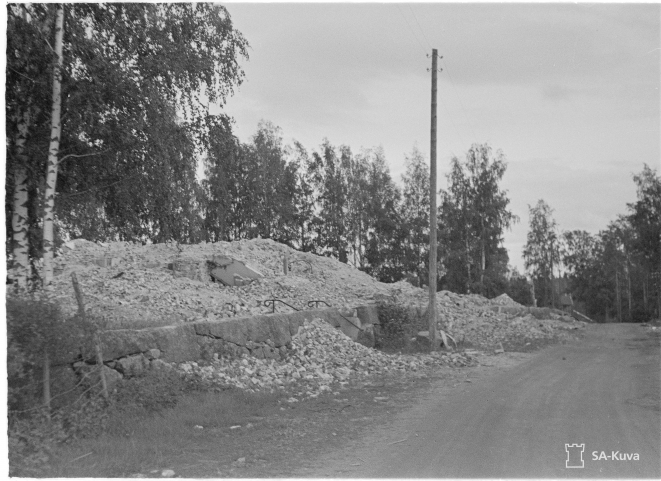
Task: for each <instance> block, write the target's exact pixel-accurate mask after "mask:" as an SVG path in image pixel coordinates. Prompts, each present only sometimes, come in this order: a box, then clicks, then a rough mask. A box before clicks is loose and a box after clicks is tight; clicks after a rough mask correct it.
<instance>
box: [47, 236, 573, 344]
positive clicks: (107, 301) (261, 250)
mask: <svg viewBox="0 0 661 481" xmlns="http://www.w3.org/2000/svg"><path fill="white" fill-rule="evenodd" d="M218 258H223V259H236V260H237V261H241V263H242V264H244V265H245V266H250V268H251V269H253V270H254V272H257V273H258V274H259V275H257V276H256V278H255V279H243V278H242V279H240V282H237V283H236V285H227V283H224V282H221V281H219V280H218V279H216V278H214V276H213V275H210V272H211V273H213V267H214V266H215V265H217V264H215V263H214V262H215V260H216V259H218ZM284 259H287V260H288V263H287V265H288V269H287V273H286V274H285V272H284V268H283V260H284ZM205 266H210V268H209V269H210V270H207V268H206V267H205ZM191 267H192V268H191ZM71 272H76V273H77V277H78V279H79V283H80V284H81V286H82V288H83V292H84V296H85V302H86V305H87V309H88V311H89V312H92V313H94V314H95V315H96V316H97V317H102V318H104V319H106V321H107V323H106V327H107V328H110V329H118V328H142V327H149V326H162V325H172V324H180V323H185V322H191V321H201V320H214V319H221V318H227V317H235V316H239V317H249V316H252V315H261V314H267V313H270V312H272V310H273V309H274V306H273V303H271V302H270V301H269V300H270V299H280V300H282V301H284V302H285V303H286V304H289V305H291V306H293V307H294V308H296V309H301V310H304V309H308V308H309V307H310V306H309V304H308V303H309V302H310V301H323V303H325V304H327V305H330V306H333V307H338V308H350V309H352V308H355V307H357V306H360V305H365V304H370V303H374V302H376V301H379V300H389V301H391V302H396V303H398V304H400V305H408V306H410V307H411V308H415V309H419V310H420V311H421V312H422V311H424V310H425V309H426V306H427V300H428V293H427V291H426V290H425V289H420V288H417V287H414V286H412V285H411V284H409V283H407V282H404V281H400V282H397V283H394V284H384V283H381V282H378V281H377V280H375V279H373V278H372V277H370V276H369V275H367V274H365V273H364V272H362V271H360V270H358V269H356V268H354V267H351V266H349V265H347V264H343V263H341V262H338V261H337V260H334V259H331V258H328V257H323V256H317V255H314V254H311V253H304V252H298V251H296V250H294V249H292V248H290V247H288V246H286V245H283V244H279V243H277V242H274V241H272V240H270V239H254V240H241V241H235V242H217V243H201V244H196V245H178V244H174V243H166V244H153V245H151V244H150V245H142V244H139V243H129V242H111V243H108V244H99V243H93V242H89V241H86V240H83V239H77V240H74V241H70V242H68V243H66V244H65V245H64V246H63V247H62V249H61V252H60V255H59V256H58V257H57V258H56V262H55V273H56V277H55V279H54V285H55V289H54V290H55V292H57V295H58V296H59V297H60V300H61V303H62V305H63V308H64V310H65V311H68V312H69V313H73V312H75V311H76V310H77V304H76V300H75V296H74V292H73V287H72V283H71V277H70V273H71ZM230 284H231V283H230ZM437 304H438V307H437V312H438V313H439V327H441V328H442V329H443V330H444V331H445V332H447V333H448V334H450V336H451V337H452V339H454V341H455V342H456V343H458V344H459V345H461V344H462V343H463V345H464V346H474V347H478V348H489V349H491V348H494V347H497V346H499V344H500V343H502V341H503V340H505V339H507V338H509V337H512V336H515V337H523V338H531V339H540V338H552V337H562V336H564V335H565V334H566V333H567V331H571V330H575V329H580V328H582V327H584V323H583V322H580V321H575V320H574V319H573V318H571V317H569V316H563V315H560V314H558V313H551V312H549V313H548V315H546V317H545V318H543V319H540V318H539V316H536V317H535V316H533V315H531V314H530V312H529V311H528V310H527V308H524V307H523V306H519V305H518V304H517V303H516V302H514V301H513V300H511V299H510V298H509V297H507V298H506V297H503V296H501V297H499V298H497V299H495V300H489V299H486V298H484V297H482V296H479V295H475V294H472V295H459V294H454V293H451V292H447V291H441V292H439V293H438V297H437ZM504 306H506V307H507V309H509V310H508V311H503V312H501V310H502V309H505V307H504ZM319 307H323V304H321V305H320V306H319ZM516 307H519V308H520V309H519V310H517V309H513V308H516ZM276 308H277V310H278V312H283V311H290V310H291V309H290V308H289V307H287V306H286V305H285V304H282V303H277V306H276ZM501 308H502V309H501Z"/></svg>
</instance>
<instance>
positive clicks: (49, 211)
mask: <svg viewBox="0 0 661 481" xmlns="http://www.w3.org/2000/svg"><path fill="white" fill-rule="evenodd" d="M63 35H64V6H63V5H62V4H60V5H59V6H58V7H57V11H56V15H55V46H54V51H53V53H54V56H55V62H54V67H53V107H52V109H51V135H50V146H49V148H48V167H47V171H46V193H45V197H44V241H43V248H44V253H43V266H44V271H43V281H44V286H46V287H48V285H49V284H50V283H51V281H52V280H53V247H54V242H53V240H54V239H53V214H54V209H55V188H56V184H57V159H58V155H59V152H60V131H61V125H60V113H61V110H62V65H63V60H62V38H63Z"/></svg>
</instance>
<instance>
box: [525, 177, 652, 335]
mask: <svg viewBox="0 0 661 481" xmlns="http://www.w3.org/2000/svg"><path fill="white" fill-rule="evenodd" d="M633 181H634V182H635V184H636V192H637V200H636V202H634V203H631V204H627V210H628V213H627V214H624V215H619V216H618V217H617V219H615V220H614V221H612V222H611V223H610V224H608V226H607V227H606V228H605V229H604V230H602V231H600V232H598V233H597V234H590V233H589V232H586V231H583V230H573V231H562V232H561V231H560V230H559V228H558V226H557V223H556V222H555V220H554V219H553V209H552V208H551V207H550V206H549V205H548V204H547V203H546V202H545V201H544V200H539V202H538V203H537V205H535V206H534V207H532V206H531V207H530V230H529V232H528V239H527V243H526V246H525V248H524V252H523V255H524V259H525V265H526V269H527V270H528V271H529V272H530V274H531V276H532V278H533V281H534V285H535V294H536V298H537V302H538V304H539V305H543V306H556V307H558V306H559V304H560V302H559V301H560V296H561V295H562V294H571V295H572V299H573V300H574V301H575V302H576V303H577V305H578V306H580V307H582V309H583V310H584V311H585V314H587V315H588V316H590V317H592V318H594V319H596V320H600V321H619V322H641V321H643V320H648V319H651V318H655V317H656V318H658V317H659V312H660V311H661V279H659V272H660V271H661V252H660V250H661V178H660V177H659V175H658V174H657V172H656V171H655V170H653V169H651V168H650V167H649V166H647V165H644V167H643V170H642V171H641V172H639V173H638V174H635V175H634V176H633Z"/></svg>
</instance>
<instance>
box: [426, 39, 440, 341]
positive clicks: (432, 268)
mask: <svg viewBox="0 0 661 481" xmlns="http://www.w3.org/2000/svg"><path fill="white" fill-rule="evenodd" d="M437 73H438V51H437V50H436V49H435V48H434V49H432V51H431V146H430V154H429V176H430V177H429V197H430V199H429V201H430V202H429V308H428V309H427V313H428V314H429V319H428V320H429V344H430V349H431V350H432V351H433V350H436V349H438V334H437V332H436V243H437V241H436V78H437Z"/></svg>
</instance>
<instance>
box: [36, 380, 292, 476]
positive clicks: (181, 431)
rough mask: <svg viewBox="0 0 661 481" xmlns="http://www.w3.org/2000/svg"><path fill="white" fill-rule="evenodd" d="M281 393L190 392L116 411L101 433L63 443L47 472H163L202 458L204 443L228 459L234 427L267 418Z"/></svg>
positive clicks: (210, 454)
mask: <svg viewBox="0 0 661 481" xmlns="http://www.w3.org/2000/svg"><path fill="white" fill-rule="evenodd" d="M281 396H282V394H278V393H275V394H251V393H245V392H242V391H239V390H228V391H223V392H220V393H211V392H192V393H187V394H185V395H183V396H182V398H181V399H180V400H179V402H178V403H177V405H176V406H175V407H173V408H170V409H165V410H161V411H156V412H152V413H150V414H149V415H145V413H144V412H141V413H138V412H135V413H131V412H119V411H118V412H114V413H113V414H112V415H111V417H110V419H109V421H108V425H107V430H106V432H104V433H103V434H102V435H101V436H99V437H97V438H94V439H83V440H76V441H74V442H72V443H70V444H68V445H64V446H61V447H60V448H59V449H58V450H57V451H56V452H55V453H54V456H53V457H52V459H51V463H50V469H49V470H48V472H45V473H44V477H77V478H79V477H85V478H87V477H128V476H131V475H134V474H138V473H142V474H145V475H149V474H150V472H151V471H155V470H158V472H157V473H152V475H159V474H160V472H161V470H163V469H167V468H170V467H172V466H174V465H177V466H181V464H182V460H188V461H190V463H191V465H195V464H196V463H204V462H205V459H204V458H201V457H200V456H199V455H198V454H199V453H196V450H197V448H196V447H197V446H199V445H200V444H202V445H204V456H205V457H206V458H211V459H209V461H211V462H227V461H228V460H225V459H224V458H225V457H227V455H226V453H225V452H224V449H223V446H224V445H226V443H228V442H231V439H229V438H231V437H232V435H233V434H234V431H237V430H238V429H235V430H232V429H230V428H231V427H232V426H237V425H238V426H241V427H245V426H246V425H247V424H248V423H249V422H250V421H251V420H255V419H262V418H266V417H267V416H268V415H269V414H270V413H272V412H273V411H275V410H277V409H279V407H278V400H279V399H280V398H281ZM196 426H200V427H201V428H199V427H198V428H196ZM210 447H211V448H212V450H211V451H210V450H209V448H210Z"/></svg>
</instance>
